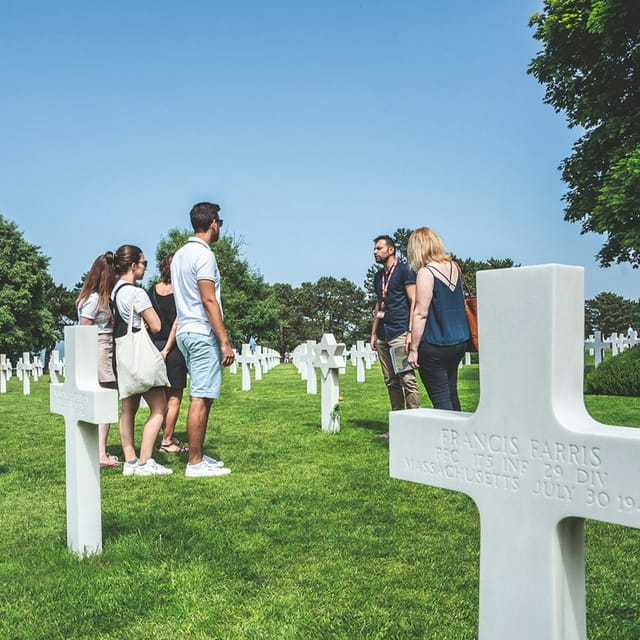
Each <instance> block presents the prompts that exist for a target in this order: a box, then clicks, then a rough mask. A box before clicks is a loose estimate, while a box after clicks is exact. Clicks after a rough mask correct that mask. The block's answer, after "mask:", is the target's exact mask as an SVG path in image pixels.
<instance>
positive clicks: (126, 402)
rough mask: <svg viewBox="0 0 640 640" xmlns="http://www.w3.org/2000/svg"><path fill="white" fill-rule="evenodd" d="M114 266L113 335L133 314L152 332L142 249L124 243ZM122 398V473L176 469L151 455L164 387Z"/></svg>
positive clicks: (153, 316)
mask: <svg viewBox="0 0 640 640" xmlns="http://www.w3.org/2000/svg"><path fill="white" fill-rule="evenodd" d="M115 269H116V274H117V275H118V281H117V282H116V284H115V286H114V288H113V291H112V292H111V306H112V309H113V314H114V329H113V335H114V338H119V337H121V336H123V335H125V334H126V333H127V327H128V324H129V319H130V318H131V316H133V318H132V324H133V330H134V331H139V330H140V328H141V327H142V323H143V322H144V323H145V325H146V326H147V327H148V329H149V331H150V332H151V333H157V332H158V331H160V327H161V324H160V318H159V317H158V314H157V313H156V312H155V311H154V309H153V307H152V305H151V300H149V296H148V295H147V292H146V291H145V290H144V289H142V288H141V287H137V286H135V283H136V282H137V281H138V280H142V278H143V277H144V274H145V271H146V269H147V261H146V259H145V257H144V253H143V252H142V249H140V247H136V246H135V245H130V244H125V245H122V246H121V247H120V248H119V249H118V250H117V251H116V254H115ZM117 348H118V346H117V344H116V349H117ZM117 374H118V372H117V371H116V377H117ZM141 397H143V398H144V399H145V402H146V403H147V405H149V417H148V418H147V421H146V422H145V425H144V428H143V430H142V441H141V443H140V457H139V458H138V456H136V450H135V446H134V441H133V432H134V425H135V419H136V413H137V411H138V408H139V407H140V398H141ZM121 402H122V410H121V413H120V423H119V427H120V441H121V443H122V451H123V453H124V465H123V469H122V473H123V475H129V476H151V475H167V474H170V473H173V471H172V470H171V469H168V468H167V467H163V466H162V465H161V464H158V463H157V462H156V461H155V460H154V459H153V457H152V453H153V447H154V444H155V441H156V437H157V436H158V433H159V431H160V429H161V428H162V423H163V421H164V417H165V414H166V412H167V398H166V396H165V389H164V387H153V388H151V389H149V390H148V391H145V392H144V393H142V394H139V393H138V394H134V395H132V396H129V397H127V398H122V401H121Z"/></svg>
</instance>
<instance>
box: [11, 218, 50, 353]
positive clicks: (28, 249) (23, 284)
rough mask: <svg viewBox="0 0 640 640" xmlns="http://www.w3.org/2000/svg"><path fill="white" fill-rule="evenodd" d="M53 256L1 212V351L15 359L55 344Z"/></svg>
mask: <svg viewBox="0 0 640 640" xmlns="http://www.w3.org/2000/svg"><path fill="white" fill-rule="evenodd" d="M48 266H49V258H47V257H46V256H44V255H42V254H41V253H40V247H37V246H35V245H32V244H29V243H28V242H26V241H25V240H24V238H23V236H22V233H21V232H20V231H19V230H18V227H17V226H16V225H15V223H13V222H10V221H9V220H6V219H5V218H4V217H3V216H1V215H0V353H5V354H7V355H8V356H9V357H10V358H11V359H12V360H13V359H15V358H16V357H17V356H20V355H22V353H23V352H25V351H28V352H36V351H40V350H41V349H43V348H44V347H46V346H49V345H51V344H52V343H55V341H56V340H57V339H58V337H59V334H58V333H57V332H56V318H55V317H54V314H53V313H52V311H51V306H50V304H49V302H50V301H49V296H50V295H51V294H52V292H54V291H55V285H54V283H53V281H52V279H51V276H50V275H49V273H48V271H47V268H48Z"/></svg>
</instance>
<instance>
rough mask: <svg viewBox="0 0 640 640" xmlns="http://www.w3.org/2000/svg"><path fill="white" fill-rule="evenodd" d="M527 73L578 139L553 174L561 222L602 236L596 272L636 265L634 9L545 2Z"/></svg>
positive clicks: (639, 192)
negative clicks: (562, 190)
mask: <svg viewBox="0 0 640 640" xmlns="http://www.w3.org/2000/svg"><path fill="white" fill-rule="evenodd" d="M529 26H531V27H533V28H534V29H535V32H534V35H533V37H534V38H535V39H536V40H538V41H540V42H541V43H542V45H543V49H542V51H540V52H539V53H538V54H537V55H536V56H535V57H534V58H533V60H532V61H531V63H530V64H529V73H530V74H532V75H533V76H534V77H535V78H536V79H537V80H538V81H539V82H540V83H542V84H544V85H546V93H545V98H544V101H545V102H546V103H547V104H549V105H551V106H553V107H554V109H555V110H556V112H561V111H562V112H564V113H565V115H566V118H567V122H568V124H569V127H580V128H581V130H582V132H583V133H582V135H581V137H580V138H579V139H578V140H577V141H576V142H575V143H574V145H573V153H572V155H571V156H569V157H568V158H566V159H565V160H564V161H563V162H562V164H561V166H560V169H561V171H562V179H563V180H564V182H565V183H566V184H567V187H568V191H567V193H566V194H565V196H564V200H565V202H566V207H565V216H564V217H565V220H568V221H570V222H580V223H581V225H582V231H581V232H582V233H587V232H591V231H593V232H595V233H599V234H604V235H605V236H606V238H605V240H604V243H603V245H602V248H601V249H600V251H599V252H598V254H597V256H596V257H597V259H598V261H599V262H600V265H601V266H604V267H607V266H610V265H611V264H612V263H614V262H618V263H621V262H629V263H631V264H632V266H633V267H634V268H637V267H638V266H639V264H640V117H639V114H640V2H638V1H637V0H545V2H544V10H543V11H542V13H536V14H534V15H533V16H531V18H530V20H529Z"/></svg>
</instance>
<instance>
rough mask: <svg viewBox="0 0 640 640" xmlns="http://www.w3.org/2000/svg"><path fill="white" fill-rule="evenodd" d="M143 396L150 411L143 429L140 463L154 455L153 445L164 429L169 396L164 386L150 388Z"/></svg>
mask: <svg viewBox="0 0 640 640" xmlns="http://www.w3.org/2000/svg"><path fill="white" fill-rule="evenodd" d="M143 396H144V399H145V401H146V403H147V404H148V405H149V412H150V413H149V417H148V418H147V421H146V422H145V423H144V428H143V430H142V442H141V443H140V464H145V463H146V462H147V460H148V459H149V458H152V457H153V446H154V445H155V443H156V438H157V437H158V433H160V429H162V423H163V422H164V418H165V415H166V413H167V396H166V394H165V391H164V388H163V387H155V388H153V389H150V390H149V391H147V392H146V393H144V394H143Z"/></svg>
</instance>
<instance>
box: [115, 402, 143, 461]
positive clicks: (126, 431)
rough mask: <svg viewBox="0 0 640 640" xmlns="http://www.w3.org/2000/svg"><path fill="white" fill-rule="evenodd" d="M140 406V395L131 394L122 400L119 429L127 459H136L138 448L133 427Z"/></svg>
mask: <svg viewBox="0 0 640 640" xmlns="http://www.w3.org/2000/svg"><path fill="white" fill-rule="evenodd" d="M139 406H140V396H139V395H135V396H130V397H129V398H124V400H122V409H121V412H120V421H119V422H118V429H119V431H120V444H121V445H122V453H123V454H124V459H125V460H127V461H131V460H135V459H136V457H137V456H136V449H135V447H134V445H133V427H134V424H135V420H136V412H137V411H138V407H139Z"/></svg>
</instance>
